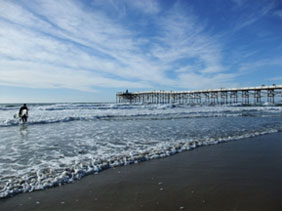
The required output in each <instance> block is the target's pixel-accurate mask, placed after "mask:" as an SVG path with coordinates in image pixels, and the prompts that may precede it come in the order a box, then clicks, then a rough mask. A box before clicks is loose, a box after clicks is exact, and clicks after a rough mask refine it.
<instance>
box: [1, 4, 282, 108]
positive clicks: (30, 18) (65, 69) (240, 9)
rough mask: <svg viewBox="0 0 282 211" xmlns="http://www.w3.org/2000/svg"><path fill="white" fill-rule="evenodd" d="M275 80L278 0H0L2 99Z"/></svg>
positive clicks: (97, 97) (92, 97)
mask: <svg viewBox="0 0 282 211" xmlns="http://www.w3.org/2000/svg"><path fill="white" fill-rule="evenodd" d="M273 83H275V84H282V2H281V0H175V1H173V0H142V1H141V0H140V1H139V0H81V1H78V0H76V1H71V0H70V1H68V0H63V1H57V0H32V1H30V0H15V1H13V0H0V103H9V102H10V103H14V102H27V103H29V102H81V101H87V102H93V101H95V102H97V101H115V93H116V92H118V91H125V90H126V89H129V91H144V90H197V89H210V88H222V87H225V88H229V87H245V86H257V85H261V84H265V85H269V84H273Z"/></svg>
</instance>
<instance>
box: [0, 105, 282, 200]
mask: <svg viewBox="0 0 282 211" xmlns="http://www.w3.org/2000/svg"><path fill="white" fill-rule="evenodd" d="M20 106H21V105H19V104H1V105H0V198H4V197H7V196H12V195H14V194H16V193H21V192H30V191H33V190H42V189H46V188H49V187H54V186H58V185H62V184H65V183H70V182H74V181H75V180H78V179H80V178H82V177H83V176H85V175H89V174H96V173H98V172H99V171H102V170H104V169H107V168H110V167H114V166H122V165H128V164H134V163H138V162H141V161H146V160H151V159H156V158H161V157H166V156H170V155H173V154H175V153H178V152H182V151H187V150H190V149H194V148H196V147H198V146H204V145H210V144H217V143H220V142H226V141H231V140H239V139H243V138H248V137H253V136H258V135H263V134H268V133H275V132H279V131H282V107H281V106H241V105H237V106H234V105H233V106H231V105H229V106H189V105H130V104H110V103H104V104H103V103H67V104H63V103H58V104H30V105H28V107H29V118H28V123H26V124H23V123H21V122H20V121H19V119H15V118H14V117H13V116H14V114H15V113H16V112H17V111H18V109H19V107H20ZM254 144H255V143H254Z"/></svg>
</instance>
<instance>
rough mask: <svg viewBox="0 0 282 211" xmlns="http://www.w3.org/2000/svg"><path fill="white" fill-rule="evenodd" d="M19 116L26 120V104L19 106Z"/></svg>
mask: <svg viewBox="0 0 282 211" xmlns="http://www.w3.org/2000/svg"><path fill="white" fill-rule="evenodd" d="M19 117H20V118H21V119H22V121H23V122H27V117H28V108H27V106H26V104H23V106H22V107H21V108H20V110H19Z"/></svg>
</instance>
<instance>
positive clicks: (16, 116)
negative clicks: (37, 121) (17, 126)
mask: <svg viewBox="0 0 282 211" xmlns="http://www.w3.org/2000/svg"><path fill="white" fill-rule="evenodd" d="M24 115H26V116H28V115H27V109H23V110H22V112H21V114H20V113H19V112H17V113H16V114H15V115H14V118H21V117H22V116H24Z"/></svg>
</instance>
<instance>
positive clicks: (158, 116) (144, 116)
mask: <svg viewBox="0 0 282 211" xmlns="http://www.w3.org/2000/svg"><path fill="white" fill-rule="evenodd" d="M275 116H277V114H275V113H271V112H270V113H267V112H264V113H255V112H253V113H251V112H235V111H227V112H224V113H222V112H179V113H155V114H154V113H140V114H138V113H137V114H136V113H134V114H125V115H121V114H111V115H106V114H102V115H94V116H76V115H75V116H72V115H71V116H63V117H60V118H57V119H54V118H50V119H47V118H46V119H39V120H34V119H35V118H33V119H32V120H29V121H28V123H27V124H29V125H40V124H54V123H66V122H72V121H98V120H112V121H115V120H118V121H120V120H169V119H182V118H220V117H275ZM280 116H281V114H280ZM19 124H21V121H20V120H19V119H15V118H14V119H8V120H5V121H3V122H2V123H1V122H0V127H9V126H16V125H19Z"/></svg>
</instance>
